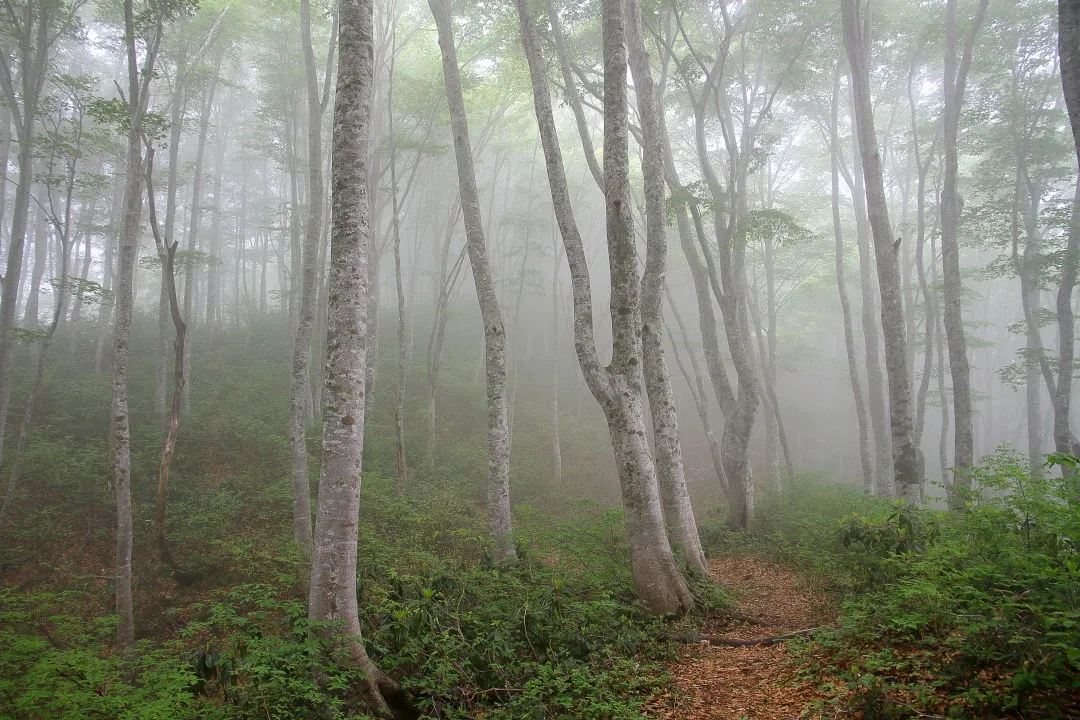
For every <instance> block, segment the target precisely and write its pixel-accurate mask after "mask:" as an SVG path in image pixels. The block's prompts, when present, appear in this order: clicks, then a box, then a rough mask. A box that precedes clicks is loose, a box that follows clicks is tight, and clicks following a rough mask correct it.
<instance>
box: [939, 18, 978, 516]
mask: <svg viewBox="0 0 1080 720" xmlns="http://www.w3.org/2000/svg"><path fill="white" fill-rule="evenodd" d="M987 2H988V0H980V2H979V5H978V9H977V10H976V14H975V19H974V20H973V21H972V24H971V32H970V33H969V34H968V36H967V41H966V42H965V44H964V49H963V56H962V57H961V58H959V59H958V58H957V56H956V54H957V48H956V42H957V40H956V0H946V3H945V37H946V48H945V107H944V111H943V116H944V143H943V147H944V150H945V167H944V170H945V172H944V178H943V180H942V187H941V266H942V277H943V279H944V281H945V286H944V299H943V303H942V305H943V309H944V316H945V339H946V340H947V341H948V345H949V371H950V373H951V374H952V390H953V393H952V394H953V418H954V420H955V425H954V429H955V435H954V445H955V449H954V451H953V461H954V462H955V463H956V465H955V467H954V470H953V477H952V481H951V482H950V483H949V484H948V485H947V486H946V487H947V489H948V490H949V506H950V507H952V508H958V507H960V506H961V505H962V504H963V498H962V497H957V496H956V495H955V493H954V492H953V490H954V489H960V490H964V489H967V488H969V487H970V486H971V482H970V479H969V478H968V477H967V470H968V468H969V467H970V465H971V463H972V462H973V461H974V458H975V439H974V430H973V426H972V411H971V365H970V363H969V361H968V353H967V336H966V334H965V333H964V320H963V313H962V307H961V296H962V294H963V287H962V283H961V281H960V245H959V241H958V239H957V224H958V220H959V210H960V209H959V205H958V202H959V193H958V192H957V188H956V186H957V172H958V167H959V155H958V152H957V135H958V134H959V128H960V109H961V107H962V106H963V103H964V88H965V86H966V84H967V73H968V68H970V67H971V53H972V47H973V46H974V43H975V37H976V35H977V34H978V32H979V28H980V27H981V26H982V21H983V18H984V17H985V15H986V5H987ZM958 61H959V65H958V64H957V63H958Z"/></svg>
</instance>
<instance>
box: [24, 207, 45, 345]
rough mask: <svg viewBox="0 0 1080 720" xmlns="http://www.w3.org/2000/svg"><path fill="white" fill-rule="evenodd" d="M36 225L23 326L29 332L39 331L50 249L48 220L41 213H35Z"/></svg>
mask: <svg viewBox="0 0 1080 720" xmlns="http://www.w3.org/2000/svg"><path fill="white" fill-rule="evenodd" d="M35 216H36V219H37V222H36V223H34V266H33V268H32V269H31V270H30V291H29V292H28V293H27V294H26V306H25V307H24V308H23V326H24V327H25V328H26V329H27V330H37V327H38V323H39V319H38V300H39V298H40V297H41V279H42V278H43V277H45V265H46V263H47V262H48V247H47V243H46V240H45V235H46V233H47V228H46V225H45V223H46V220H45V217H44V215H43V213H41V212H37V213H35Z"/></svg>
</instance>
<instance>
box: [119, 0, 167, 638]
mask: <svg viewBox="0 0 1080 720" xmlns="http://www.w3.org/2000/svg"><path fill="white" fill-rule="evenodd" d="M133 5H134V3H133V0H124V38H125V44H126V50H127V72H128V110H129V120H128V138H127V141H128V145H127V168H126V171H125V180H124V209H123V226H122V229H121V232H120V256H119V262H118V265H117V280H116V322H115V327H114V331H113V355H112V361H113V362H112V415H111V433H112V438H111V439H112V443H111V445H112V464H113V486H114V489H115V491H116V581H115V582H116V618H117V630H116V639H117V644H118V645H120V647H122V648H125V649H126V648H130V647H131V646H132V645H133V644H134V642H135V613H134V603H133V599H132V593H131V584H132V577H131V548H132V539H133V526H132V514H131V431H130V419H129V417H128V351H129V345H130V342H131V319H132V314H133V312H134V301H135V293H134V278H135V260H136V257H137V255H138V249H139V248H138V243H139V229H140V219H141V216H142V185H143V158H142V117H143V112H144V110H145V107H146V102H147V99H148V98H147V97H146V95H145V93H143V92H140V91H142V90H143V89H144V87H145V85H143V84H142V83H140V77H142V78H145V82H146V83H149V76H150V73H151V72H152V69H153V59H154V53H155V52H156V48H153V49H152V50H150V51H148V53H147V57H146V59H145V60H144V64H143V67H142V68H140V67H139V60H138V54H137V50H136V37H135V11H134V7H133ZM159 38H160V35H159ZM140 72H142V73H144V74H143V75H140Z"/></svg>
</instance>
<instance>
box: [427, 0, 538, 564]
mask: <svg viewBox="0 0 1080 720" xmlns="http://www.w3.org/2000/svg"><path fill="white" fill-rule="evenodd" d="M428 5H429V6H430V8H431V14H432V15H433V16H434V17H435V24H436V25H437V26H438V29H439V47H441V48H442V61H443V63H442V65H443V79H444V81H445V83H446V99H447V103H448V105H449V106H450V125H451V130H452V133H453V137H454V155H455V158H456V161H457V170H458V191H459V195H460V197H461V208H462V212H463V214H464V216H465V237H466V247H467V249H468V253H469V263H470V265H471V266H472V273H473V280H474V282H475V285H476V297H477V300H478V301H479V304H480V316H481V319H482V321H483V323H484V348H485V351H484V359H485V363H484V364H485V367H486V375H487V405H488V488H487V491H488V535H489V537H490V539H491V541H492V542H493V543H494V549H493V554H494V560H495V562H496V563H504V562H514V561H516V560H517V553H516V551H515V550H514V541H513V535H512V532H513V530H512V526H511V522H510V426H509V420H508V416H507V413H508V408H507V392H506V329H505V327H504V326H503V319H502V312H501V311H500V309H499V301H498V297H497V295H496V294H495V280H494V278H493V277H492V274H491V266H490V264H489V262H488V252H487V246H486V240H485V238H484V225H483V219H482V218H481V216H480V193H479V192H478V190H477V188H476V172H475V170H474V168H473V157H472V146H471V143H470V140H469V126H468V122H467V119H466V115H465V98H464V95H463V94H462V90H461V75H460V72H459V70H458V61H457V49H456V47H455V45H454V36H453V29H452V22H453V18H452V16H451V10H450V2H449V0H428Z"/></svg>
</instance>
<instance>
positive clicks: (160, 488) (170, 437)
mask: <svg viewBox="0 0 1080 720" xmlns="http://www.w3.org/2000/svg"><path fill="white" fill-rule="evenodd" d="M153 178H154V149H153V146H152V145H151V144H150V143H147V149H146V204H147V209H148V210H149V213H148V214H149V216H150V228H151V230H152V231H153V235H154V245H155V247H156V248H157V253H158V259H159V260H160V261H161V273H162V283H163V285H164V287H165V292H166V295H167V297H168V301H169V315H170V316H171V318H172V323H173V328H174V330H175V332H176V336H175V339H174V341H173V392H172V402H171V403H170V405H169V426H168V430H167V431H166V433H165V447H164V448H163V449H162V451H161V463H160V464H159V465H158V482H157V493H156V496H155V508H154V509H155V512H154V535H155V539H156V541H157V546H158V556H159V557H160V559H161V562H162V563H164V564H165V565H166V566H168V568H169V570H171V571H172V573H173V577H174V578H176V580H177V581H178V582H180V583H181V584H183V585H187V584H190V583H192V582H194V580H195V576H194V575H192V574H191V573H189V572H187V571H185V570H184V569H183V568H181V567H180V565H179V563H177V561H176V558H174V557H173V554H172V550H171V549H170V548H169V540H168V535H167V534H166V528H165V509H166V505H167V503H166V500H167V497H168V491H169V469H170V467H171V465H172V459H173V452H174V451H175V449H176V438H177V436H178V435H179V433H180V409H181V404H182V401H183V397H184V382H185V380H186V376H185V374H184V344H185V340H186V339H187V323H185V322H184V318H183V316H182V315H181V313H180V300H179V298H178V297H177V294H176V249H177V248H178V247H179V246H180V243H178V242H177V241H175V240H172V241H170V240H169V238H168V237H167V236H165V235H164V233H163V232H162V229H161V227H160V226H159V225H158V219H157V210H156V208H155V204H154V180H153Z"/></svg>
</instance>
